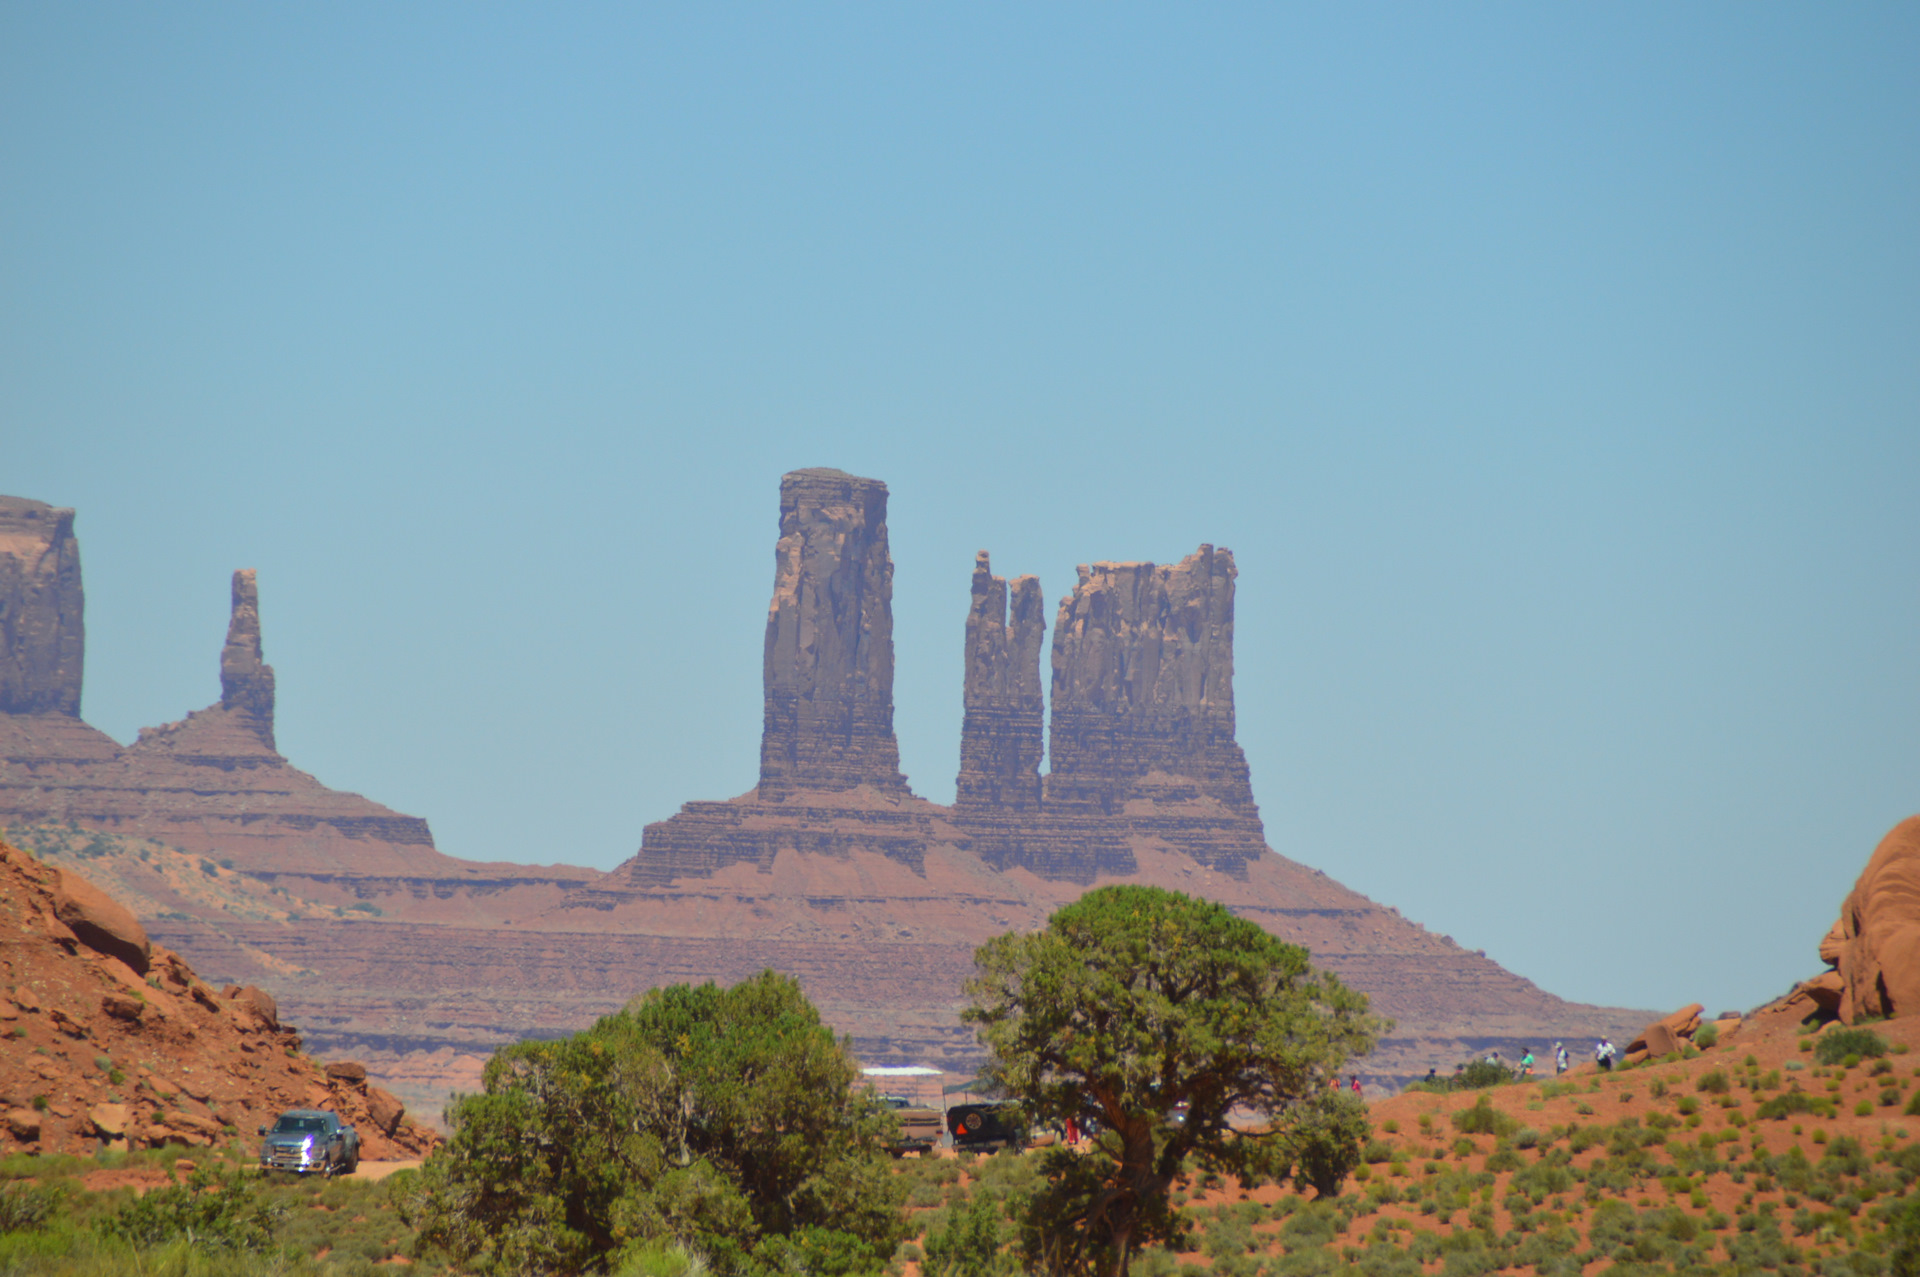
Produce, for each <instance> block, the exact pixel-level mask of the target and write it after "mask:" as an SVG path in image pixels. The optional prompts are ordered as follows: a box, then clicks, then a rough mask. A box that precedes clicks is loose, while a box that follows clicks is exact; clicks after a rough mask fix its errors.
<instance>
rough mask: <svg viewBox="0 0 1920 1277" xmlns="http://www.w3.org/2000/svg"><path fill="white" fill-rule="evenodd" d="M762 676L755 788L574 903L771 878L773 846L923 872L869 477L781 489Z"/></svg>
mask: <svg viewBox="0 0 1920 1277" xmlns="http://www.w3.org/2000/svg"><path fill="white" fill-rule="evenodd" d="M762 678H763V688H764V696H765V712H764V717H763V720H762V727H761V735H760V784H759V785H758V787H756V788H755V789H754V790H753V791H752V792H751V793H748V794H744V795H742V796H741V797H739V798H736V799H733V800H732V801H731V802H692V803H688V804H686V805H685V806H683V807H682V808H681V809H680V811H679V812H678V813H677V814H676V815H674V816H673V817H672V818H671V819H668V820H663V821H659V822H657V823H655V824H651V825H648V826H647V827H646V831H645V833H644V834H643V835H642V837H641V842H640V852H639V854H638V855H636V856H635V857H634V858H633V859H632V860H629V861H628V862H627V863H626V864H625V865H622V866H621V867H620V868H618V869H616V870H614V872H613V874H612V875H610V879H611V880H610V881H609V882H608V883H606V884H602V886H601V887H600V888H597V889H596V890H595V891H594V892H592V893H588V894H586V895H583V896H581V897H580V898H579V899H577V900H576V901H574V902H573V903H572V904H571V905H570V906H569V907H571V908H574V909H581V908H589V907H591V908H596V909H603V908H610V907H613V906H612V904H611V903H610V902H612V901H617V900H620V899H623V898H624V897H623V896H622V895H621V893H622V892H623V891H626V890H629V889H634V888H649V887H661V886H665V885H666V884H669V883H671V882H673V881H674V880H675V879H677V878H683V877H707V876H710V875H712V874H714V873H716V872H718V871H720V870H723V869H725V868H727V867H728V866H730V865H736V864H749V865H753V866H755V867H756V868H758V869H759V870H761V871H763V872H764V871H769V870H771V868H772V866H773V862H774V859H775V857H776V856H777V855H779V853H780V852H781V851H782V850H793V851H798V852H803V853H805V854H808V855H817V856H838V855H845V854H847V853H849V852H851V851H853V850H856V849H858V850H866V851H872V852H876V853H878V854H880V855H882V856H885V857H887V858H889V859H891V860H895V861H898V862H900V863H902V864H905V865H908V866H911V867H914V868H916V869H917V868H918V867H919V866H920V864H921V861H922V860H923V858H924V856H925V854H926V847H927V842H928V839H929V838H930V837H932V836H933V826H932V820H933V818H934V817H935V816H936V815H938V814H941V812H940V809H938V808H936V807H934V806H933V804H931V803H928V802H926V801H924V800H922V799H919V798H916V797H914V796H913V794H912V793H911V792H909V790H908V789H907V779H906V777H905V776H903V775H901V773H900V746H899V743H898V741H897V740H896V738H895V736H894V732H893V559H892V558H891V556H890V555H889V553H888V549H887V485H886V484H884V483H881V482H880V481H879V480H878V479H862V478H858V477H856V476H854V475H850V474H846V473H844V472H842V471H839V470H826V469H816V470H796V471H794V472H793V473H791V474H788V475H786V476H785V477H784V478H782V479H781V481H780V534H779V539H778V541H777V542H776V543H775V546H774V574H773V600H772V602H771V603H770V604H769V605H768V607H767V635H766V646H765V658H764V662H763V665H762ZM608 893H612V894H608Z"/></svg>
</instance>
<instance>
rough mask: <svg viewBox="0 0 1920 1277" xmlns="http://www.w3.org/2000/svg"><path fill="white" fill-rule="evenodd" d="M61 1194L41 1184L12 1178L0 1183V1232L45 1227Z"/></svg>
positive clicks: (15, 1231)
mask: <svg viewBox="0 0 1920 1277" xmlns="http://www.w3.org/2000/svg"><path fill="white" fill-rule="evenodd" d="M58 1203H59V1195H58V1194H56V1193H55V1192H54V1191H53V1190H52V1189H50V1188H47V1187H46V1186H44V1185H41V1184H33V1183H27V1182H23V1181H19V1180H11V1181H8V1182H7V1183H4V1184H0V1233H17V1232H22V1231H25V1230H27V1229H32V1228H44V1227H45V1226H46V1223H47V1217H48V1216H50V1215H52V1214H53V1211H54V1207H55V1206H56V1205H58Z"/></svg>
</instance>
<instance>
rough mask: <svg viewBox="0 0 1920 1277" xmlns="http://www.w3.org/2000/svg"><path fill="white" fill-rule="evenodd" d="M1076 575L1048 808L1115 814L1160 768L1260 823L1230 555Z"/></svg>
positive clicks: (1064, 607) (1059, 644)
mask: <svg viewBox="0 0 1920 1277" xmlns="http://www.w3.org/2000/svg"><path fill="white" fill-rule="evenodd" d="M1079 572H1080V580H1079V583H1078V584H1077V585H1076V586H1075V587H1074V590H1073V593H1072V595H1071V596H1069V597H1067V598H1065V599H1062V600H1061V602H1060V615H1059V617H1058V618H1057V619H1056V620H1055V621H1054V626H1053V705H1052V711H1053V721H1052V726H1051V732H1050V736H1049V747H1048V758H1049V768H1050V769H1049V772H1048V775H1047V803H1048V805H1049V806H1050V807H1054V808H1056V809H1078V810H1084V811H1090V812H1108V813H1111V812H1117V811H1119V810H1121V809H1122V808H1124V807H1125V805H1126V804H1127V802H1128V801H1129V799H1130V798H1132V797H1133V795H1134V792H1135V790H1136V788H1137V786H1138V785H1139V783H1140V782H1141V781H1142V780H1143V779H1144V778H1146V777H1148V776H1151V775H1154V774H1155V773H1161V774H1167V775H1173V776H1182V777H1186V778H1188V779H1189V780H1190V781H1192V782H1193V783H1194V784H1195V785H1197V786H1198V788H1199V791H1200V792H1202V793H1204V794H1205V795H1207V796H1208V797H1210V798H1214V799H1217V800H1218V801H1219V802H1220V803H1222V804H1223V805H1224V806H1225V807H1226V808H1227V810H1229V811H1231V812H1234V813H1236V814H1239V815H1242V816H1245V817H1248V818H1249V819H1256V820H1257V818H1258V813H1259V809H1258V808H1257V807H1255V806H1254V802H1253V788H1252V785H1251V783H1250V782H1249V779H1248V773H1247V760H1246V757H1245V755H1243V754H1242V753H1241V752H1240V746H1239V744H1238V742H1237V741H1236V740H1235V738H1234V730H1235V728H1234V715H1233V580H1234V576H1235V571H1234V566H1233V552H1232V551H1230V550H1215V549H1214V548H1213V547H1212V546H1210V545H1203V546H1201V547H1200V549H1199V550H1198V551H1197V552H1195V553H1193V554H1190V555H1188V556H1187V557H1186V558H1184V559H1182V560H1181V561H1180V562H1179V563H1178V564H1176V565H1174V566H1172V567H1158V566H1156V565H1154V564H1152V563H1096V564H1094V565H1093V566H1092V567H1091V568H1088V567H1086V566H1084V565H1083V566H1082V567H1081V568H1080V569H1079ZM1250 854H1255V855H1257V854H1258V852H1257V849H1252V850H1250Z"/></svg>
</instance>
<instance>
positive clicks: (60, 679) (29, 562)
mask: <svg viewBox="0 0 1920 1277" xmlns="http://www.w3.org/2000/svg"><path fill="white" fill-rule="evenodd" d="M85 659H86V624H85V618H84V617H83V615H82V597H81V592H80V543H79V542H78V541H76V540H75V539H74V535H73V511H71V510H56V509H54V508H53V507H52V506H49V505H46V504H44V503H42V502H39V501H28V500H26V499H24V498H21V497H0V714H61V715H65V716H66V717H68V718H76V717H78V716H79V713H80V675H81V666H82V665H83V663H84V662H85Z"/></svg>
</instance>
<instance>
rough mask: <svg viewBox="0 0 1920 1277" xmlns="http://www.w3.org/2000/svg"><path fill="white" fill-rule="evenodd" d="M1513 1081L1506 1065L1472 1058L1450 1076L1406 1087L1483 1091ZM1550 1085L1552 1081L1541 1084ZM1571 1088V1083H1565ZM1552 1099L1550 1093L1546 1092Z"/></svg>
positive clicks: (1422, 1089) (1443, 1092) (1429, 1089)
mask: <svg viewBox="0 0 1920 1277" xmlns="http://www.w3.org/2000/svg"><path fill="white" fill-rule="evenodd" d="M1512 1081H1513V1074H1512V1073H1511V1072H1509V1071H1508V1069H1507V1068H1506V1066H1504V1065H1500V1064H1495V1063H1494V1062H1493V1061H1491V1060H1472V1061H1469V1062H1468V1063H1466V1064H1463V1065H1461V1066H1460V1068H1459V1070H1458V1071H1457V1072H1455V1073H1454V1075H1453V1076H1452V1077H1441V1078H1435V1079H1434V1080H1433V1081H1431V1082H1415V1083H1414V1084H1413V1085H1412V1086H1410V1087H1408V1088H1407V1089H1408V1090H1410V1091H1433V1092H1436V1093H1438V1094H1443V1095H1444V1094H1445V1093H1446V1092H1448V1091H1484V1090H1486V1089H1487V1088H1488V1087H1490V1086H1505V1085H1507V1084H1508V1083H1510V1082H1512ZM1543 1085H1544V1086H1548V1087H1551V1086H1553V1085H1555V1084H1554V1083H1552V1082H1548V1083H1545V1084H1543ZM1566 1085H1567V1087H1568V1089H1572V1083H1567V1084H1566ZM1543 1094H1544V1092H1543ZM1546 1098H1547V1099H1552V1098H1553V1095H1552V1094H1546Z"/></svg>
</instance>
